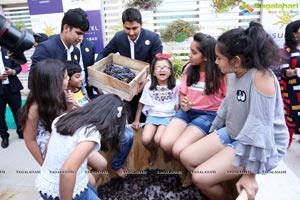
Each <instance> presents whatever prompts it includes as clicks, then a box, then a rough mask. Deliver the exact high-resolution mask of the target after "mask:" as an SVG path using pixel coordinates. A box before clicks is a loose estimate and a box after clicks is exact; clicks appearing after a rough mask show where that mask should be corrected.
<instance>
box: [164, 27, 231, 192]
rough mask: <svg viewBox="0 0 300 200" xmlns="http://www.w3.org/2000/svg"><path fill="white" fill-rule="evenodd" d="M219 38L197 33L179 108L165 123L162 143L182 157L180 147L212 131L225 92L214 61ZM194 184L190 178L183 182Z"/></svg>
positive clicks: (177, 157) (184, 146) (191, 47)
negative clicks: (167, 122)
mask: <svg viewBox="0 0 300 200" xmlns="http://www.w3.org/2000/svg"><path fill="white" fill-rule="evenodd" d="M215 45H216V40H215V39H214V38H213V37H211V36H209V35H206V34H203V33H197V34H195V35H194V40H193V42H192V43H191V46H190V49H191V52H190V54H189V58H190V62H189V64H188V65H187V66H186V67H185V69H184V72H183V77H182V83H181V86H180V109H179V110H178V112H177V113H176V114H175V117H174V118H173V119H172V120H171V122H170V123H169V124H168V126H167V127H166V129H165V131H164V134H163V135H162V138H161V142H160V146H161V148H162V149H163V150H164V151H165V152H166V153H168V154H170V155H173V157H174V158H175V159H177V160H179V154H180V153H181V151H182V150H183V149H184V148H186V147H187V146H189V145H191V144H192V143H194V142H196V141H197V140H199V139H200V138H202V137H204V136H205V135H207V134H208V133H209V128H210V126H211V123H212V121H213V120H214V118H215V116H216V111H217V109H218V108H219V106H220V104H221V102H222V100H223V99H224V97H225V93H226V79H225V77H224V75H223V74H222V73H221V71H220V69H219V68H218V66H217V65H216V64H215V63H214V61H215V58H216V56H215ZM190 184H191V179H188V177H187V179H186V180H185V181H184V182H183V186H185V187H186V186H188V185H190Z"/></svg>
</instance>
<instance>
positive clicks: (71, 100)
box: [65, 90, 78, 110]
mask: <svg viewBox="0 0 300 200" xmlns="http://www.w3.org/2000/svg"><path fill="white" fill-rule="evenodd" d="M65 97H66V102H67V107H68V110H72V109H73V108H78V104H77V103H76V100H75V96H74V93H73V92H71V91H70V90H68V91H65Z"/></svg>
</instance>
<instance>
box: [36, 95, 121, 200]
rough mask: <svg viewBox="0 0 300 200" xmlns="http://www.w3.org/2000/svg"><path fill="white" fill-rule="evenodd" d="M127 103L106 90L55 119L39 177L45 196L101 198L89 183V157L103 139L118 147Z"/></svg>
mask: <svg viewBox="0 0 300 200" xmlns="http://www.w3.org/2000/svg"><path fill="white" fill-rule="evenodd" d="M124 105H125V104H124V102H123V101H122V100H121V99H120V98H119V97H118V96H116V95H113V94H106V95H102V96H99V97H97V98H96V99H94V100H93V101H91V102H89V103H88V104H86V105H85V106H84V107H80V108H78V109H75V110H73V111H71V112H69V113H67V114H65V115H62V116H60V117H58V118H56V119H55V120H54V122H53V124H52V133H51V138H50V140H49V144H48V149H47V156H46V158H45V161H44V163H43V165H42V168H41V173H40V174H39V175H38V177H37V180H36V186H37V188H38V190H39V191H40V195H41V197H42V198H43V199H52V198H53V199H56V198H59V199H72V198H74V199H89V200H94V199H99V198H98V196H97V193H96V191H95V190H94V189H93V188H92V187H91V186H90V185H89V184H88V173H87V172H86V169H87V157H88V156H89V154H90V153H91V152H97V151H98V150H99V149H100V140H102V141H103V142H104V143H109V144H111V147H112V149H114V148H118V146H119V139H120V137H121V135H122V133H123V132H124V128H125V125H126V117H127V116H126V115H127V112H126V109H125V108H124ZM111 138H112V139H111Z"/></svg>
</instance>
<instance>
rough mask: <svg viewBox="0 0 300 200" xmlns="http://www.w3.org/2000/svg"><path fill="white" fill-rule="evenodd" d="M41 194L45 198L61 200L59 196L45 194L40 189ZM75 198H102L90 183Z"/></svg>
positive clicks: (89, 199)
mask: <svg viewBox="0 0 300 200" xmlns="http://www.w3.org/2000/svg"><path fill="white" fill-rule="evenodd" d="M40 196H41V198H42V199H43V200H59V198H58V197H55V198H53V197H52V196H51V195H50V197H48V195H47V194H44V193H42V192H41V191H40ZM73 199H74V200H86V199H88V200H100V198H99V197H98V195H97V192H96V190H95V188H94V187H93V186H91V185H90V184H88V185H87V188H86V189H85V190H84V191H83V192H81V193H80V194H79V195H76V197H75V198H73Z"/></svg>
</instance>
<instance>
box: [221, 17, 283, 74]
mask: <svg viewBox="0 0 300 200" xmlns="http://www.w3.org/2000/svg"><path fill="white" fill-rule="evenodd" d="M217 45H218V48H219V50H220V53H221V54H223V55H224V56H225V57H227V58H228V59H229V60H231V59H233V58H234V57H235V56H237V55H238V56H240V57H241V59H242V64H243V66H245V67H246V68H247V69H251V68H257V69H267V68H270V67H272V66H278V65H279V64H280V61H281V59H282V58H283V55H282V54H281V52H280V49H279V47H278V46H277V45H276V43H275V42H274V40H273V39H272V37H271V36H270V35H269V34H268V33H267V32H266V31H265V30H264V28H263V26H262V25H261V24H260V23H258V22H254V21H252V22H250V25H249V27H248V28H247V29H246V30H244V29H242V28H236V29H232V30H229V31H227V32H225V33H223V34H222V35H221V36H220V37H219V38H218V43H217Z"/></svg>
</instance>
